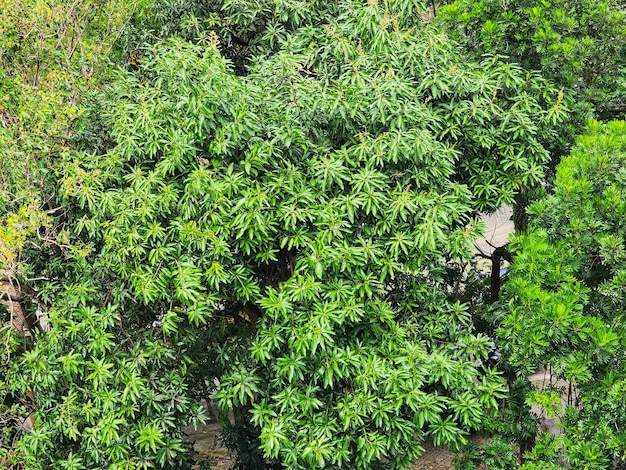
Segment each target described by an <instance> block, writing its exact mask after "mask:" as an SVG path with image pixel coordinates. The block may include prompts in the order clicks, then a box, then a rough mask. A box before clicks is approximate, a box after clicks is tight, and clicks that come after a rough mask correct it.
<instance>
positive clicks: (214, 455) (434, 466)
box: [185, 421, 454, 470]
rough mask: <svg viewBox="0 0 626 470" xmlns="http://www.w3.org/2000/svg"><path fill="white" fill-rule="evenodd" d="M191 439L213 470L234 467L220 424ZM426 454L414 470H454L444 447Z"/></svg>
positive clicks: (190, 431) (429, 448)
mask: <svg viewBox="0 0 626 470" xmlns="http://www.w3.org/2000/svg"><path fill="white" fill-rule="evenodd" d="M185 432H186V433H187V434H188V436H189V439H190V440H191V441H192V442H193V443H194V448H195V449H196V451H197V452H198V455H199V458H200V459H202V460H205V459H209V460H210V462H211V469H212V470H230V469H231V468H232V466H233V463H234V459H232V458H231V456H230V455H229V453H228V450H227V449H226V448H225V447H224V446H223V445H222V443H221V442H220V438H219V434H220V432H221V429H220V426H219V424H217V422H215V421H211V422H210V423H208V424H207V425H205V426H202V427H201V428H198V429H197V430H194V429H193V428H187V429H185ZM424 448H425V449H426V452H425V453H424V455H422V456H421V457H420V458H419V459H417V461H416V462H415V465H414V466H413V467H412V470H452V469H453V467H452V459H453V458H454V454H453V453H452V452H450V451H449V450H447V449H445V448H442V447H434V446H433V445H432V443H429V442H426V443H425V444H424Z"/></svg>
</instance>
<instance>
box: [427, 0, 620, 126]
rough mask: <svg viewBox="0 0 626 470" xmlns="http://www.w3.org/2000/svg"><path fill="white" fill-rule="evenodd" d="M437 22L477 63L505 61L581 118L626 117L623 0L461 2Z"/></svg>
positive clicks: (498, 0)
mask: <svg viewBox="0 0 626 470" xmlns="http://www.w3.org/2000/svg"><path fill="white" fill-rule="evenodd" d="M438 20H441V22H442V23H443V24H446V25H447V29H448V30H449V31H450V32H451V33H452V35H453V36H454V37H456V38H458V39H459V40H461V41H462V42H463V43H464V44H465V45H466V47H467V48H468V50H470V51H471V52H472V53H473V55H476V56H480V55H482V54H484V53H485V52H489V53H497V54H506V55H507V56H509V57H510V60H511V61H513V62H516V63H518V64H520V65H521V66H522V67H524V68H525V69H527V70H538V71H541V73H542V75H543V76H544V77H545V78H547V79H550V80H552V81H553V82H554V84H555V85H556V86H558V87H563V89H564V90H565V91H566V92H567V94H568V95H570V96H572V97H573V99H574V100H575V102H576V103H577V107H579V108H582V109H580V111H581V112H582V111H584V110H585V105H591V106H592V107H593V108H595V109H596V110H597V111H598V112H599V113H600V114H603V115H609V116H611V115H615V114H621V113H623V112H624V111H626V108H625V105H626V82H625V81H624V77H623V70H624V66H625V65H626V64H625V60H626V51H625V49H624V44H625V43H626V42H625V39H626V15H625V14H624V11H623V9H622V6H621V4H620V3H619V2H618V1H617V0H606V1H593V0H573V1H572V0H552V1H540V2H537V1H534V0H517V1H513V2H502V1H500V0H480V1H473V0H459V1H456V2H454V3H452V4H451V5H448V6H445V7H444V8H442V9H441V10H440V11H439V17H438ZM587 116H588V115H587ZM582 123H583V124H584V121H582Z"/></svg>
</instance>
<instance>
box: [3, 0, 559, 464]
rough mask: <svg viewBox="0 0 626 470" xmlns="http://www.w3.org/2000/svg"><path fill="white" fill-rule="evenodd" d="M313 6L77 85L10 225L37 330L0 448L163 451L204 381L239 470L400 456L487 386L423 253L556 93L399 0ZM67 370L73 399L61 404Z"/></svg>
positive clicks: (62, 458) (448, 441)
mask: <svg viewBox="0 0 626 470" xmlns="http://www.w3.org/2000/svg"><path fill="white" fill-rule="evenodd" d="M245 7H246V4H244V6H243V7H242V8H244V9H245ZM229 8H230V7H229ZM233 8H234V7H233ZM333 8H335V10H333V11H336V12H337V13H338V14H337V15H335V17H331V16H330V15H322V18H323V21H313V20H312V19H311V18H308V19H307V20H304V19H303V21H302V24H304V26H303V27H301V28H298V27H297V26H298V25H296V24H293V28H292V29H293V31H292V32H291V33H285V34H284V37H282V36H281V38H280V40H277V43H276V49H275V50H274V49H271V48H270V49H267V50H265V51H264V53H259V54H257V55H256V56H255V57H254V58H253V59H251V61H250V65H249V67H248V68H247V69H245V70H244V72H245V73H242V70H241V69H240V68H239V69H238V70H237V72H239V75H236V74H235V73H233V69H232V67H231V65H230V64H229V62H228V61H226V60H225V59H224V58H223V57H222V55H221V54H220V51H219V48H220V42H219V37H217V36H216V35H215V34H213V35H207V36H206V38H205V39H207V40H208V42H207V41H205V42H199V43H196V44H194V43H190V42H188V41H185V40H182V39H167V40H162V41H158V40H157V41H155V43H154V44H153V45H152V46H150V47H148V46H146V49H145V50H142V53H141V55H140V56H139V57H138V58H137V60H135V59H133V63H128V64H126V66H125V67H124V68H120V69H118V70H117V71H116V73H115V74H111V75H109V76H111V77H112V78H111V80H110V82H109V86H108V87H107V88H105V89H104V90H103V93H101V94H99V95H98V96H96V97H94V98H93V99H92V101H91V102H88V101H83V102H82V104H81V106H82V108H81V109H82V110H83V113H82V116H84V118H82V119H80V120H79V125H78V129H79V131H80V132H77V133H74V134H73V135H72V145H71V146H68V147H69V148H68V149H67V151H66V152H64V153H63V154H62V155H60V156H59V158H58V159H57V160H55V161H54V163H51V164H50V165H49V168H50V169H51V172H50V173H51V179H52V182H53V183H52V184H51V185H50V188H51V201H52V202H53V207H62V208H64V210H63V211H62V213H56V212H55V213H51V214H49V216H50V217H51V218H52V220H50V222H49V224H50V225H51V226H53V227H55V233H56V234H58V237H57V238H56V239H55V241H54V242H52V241H49V242H46V243H44V244H41V245H38V246H33V245H32V244H29V243H24V244H23V246H21V247H20V255H21V257H22V259H23V260H25V262H24V263H23V264H22V265H21V268H20V269H21V271H20V276H21V277H20V279H21V280H22V281H24V283H25V284H29V285H30V286H32V288H33V290H35V291H36V292H37V293H38V296H39V298H40V299H42V300H43V301H44V302H45V303H46V304H47V305H48V307H49V312H50V321H51V323H52V334H48V335H45V336H42V338H41V339H39V340H38V341H37V342H36V343H35V344H34V345H33V346H32V348H31V349H30V350H29V351H26V352H25V351H23V350H24V349H27V348H22V349H20V348H16V349H15V351H12V356H11V363H10V364H9V366H8V367H7V368H6V369H5V370H3V371H2V373H3V375H4V377H5V378H6V385H5V387H6V389H5V391H6V394H7V396H8V397H13V396H16V395H19V394H20V393H23V392H25V391H30V390H33V391H34V392H33V396H34V404H33V405H31V408H34V409H35V410H36V411H35V413H36V420H35V428H36V430H35V431H34V432H33V433H31V434H27V435H24V436H23V437H22V438H21V439H20V440H19V445H18V446H17V448H16V449H17V451H16V452H14V453H13V456H12V457H13V459H14V460H15V461H17V462H19V463H23V464H24V463H27V464H28V465H40V466H42V467H43V466H45V465H65V466H67V467H69V468H72V467H71V465H74V468H80V465H83V466H85V467H87V468H89V467H93V466H94V465H96V466H97V465H103V463H102V462H101V461H100V460H99V459H101V458H102V455H103V453H102V449H107V452H105V454H106V455H108V456H109V461H107V462H106V465H107V466H108V467H109V468H148V467H150V466H154V467H157V468H181V466H182V465H186V464H187V463H188V462H189V459H188V454H187V453H186V450H185V449H184V448H183V447H184V446H183V445H182V443H181V439H180V433H178V432H177V431H176V429H177V426H178V425H179V424H181V423H182V422H184V419H185V417H189V415H191V414H193V415H194V416H196V415H199V412H198V410H197V407H195V406H193V403H192V400H191V398H199V397H200V396H201V395H202V394H205V396H206V393H207V388H208V387H210V385H207V384H213V380H214V379H216V378H217V379H219V380H220V392H219V395H218V396H219V399H220V403H221V404H222V405H223V406H224V407H225V408H231V409H235V412H236V416H237V418H238V424H239V425H243V428H244V429H243V431H241V426H240V427H238V428H237V429H236V431H241V434H240V436H244V435H245V436H246V437H247V438H249V439H250V440H249V441H244V440H242V439H240V440H239V442H240V445H241V449H243V448H245V447H248V453H245V452H243V450H242V451H240V452H239V454H238V457H239V458H240V460H241V463H242V465H248V466H249V468H262V466H264V465H268V466H269V465H273V464H276V465H279V464H280V465H284V466H287V467H289V468H311V467H313V468H322V467H328V466H336V467H337V466H341V467H347V466H353V467H354V468H374V467H375V466H376V465H382V464H383V462H386V465H389V466H391V467H392V468H404V467H406V466H407V465H408V464H409V463H410V462H411V460H412V459H413V457H415V456H416V455H418V454H419V453H420V452H421V451H422V448H421V446H420V443H421V442H422V441H423V439H425V438H426V437H432V438H433V440H434V441H435V443H437V444H445V445H449V446H451V447H458V446H460V445H461V444H463V443H464V441H465V438H464V436H465V435H466V434H467V433H468V432H470V431H471V430H474V429H478V428H480V427H481V426H482V423H483V421H484V418H485V416H487V415H488V414H489V413H490V412H492V411H493V410H494V409H495V408H496V407H497V401H498V399H500V398H501V397H503V396H504V388H503V380H502V378H501V377H500V376H499V375H498V374H497V373H495V372H494V371H491V370H486V371H485V370H484V368H482V367H480V366H479V364H478V360H479V359H480V358H481V357H484V354H485V353H486V351H487V349H488V347H489V344H490V340H489V338H487V337H486V336H484V335H480V334H475V331H474V329H473V325H472V318H471V315H470V314H469V311H468V308H467V306H466V305H465V304H463V303H461V302H459V301H458V299H457V298H456V297H455V294H454V291H453V290H452V289H450V286H449V284H448V282H447V280H446V279H447V277H448V274H449V269H447V268H449V265H450V264H451V263H452V262H455V261H456V262H458V263H460V264H462V263H464V262H465V260H467V259H468V258H469V257H470V256H471V244H472V241H473V240H474V239H475V238H476V237H477V236H478V234H479V232H480V228H479V227H478V226H477V225H476V223H475V221H474V219H473V218H474V216H475V215H476V213H477V211H479V210H489V209H494V208H496V207H498V206H499V205H501V204H503V203H510V202H511V201H512V199H513V197H514V195H515V194H516V193H517V192H519V191H522V190H524V188H526V187H529V186H532V185H534V184H537V183H538V182H540V181H541V180H542V178H543V176H544V169H545V165H546V163H547V162H548V154H547V151H546V149H545V147H544V145H543V142H546V141H549V140H550V139H551V138H552V137H553V136H554V135H555V134H554V133H555V127H557V126H558V124H559V123H560V122H561V120H562V119H563V117H564V115H565V108H564V105H563V102H562V97H561V95H559V94H558V92H557V90H555V89H554V88H552V87H551V86H549V85H548V84H547V83H546V82H545V81H544V80H542V79H541V78H539V77H538V76H536V75H535V74H533V73H529V72H525V71H524V70H522V69H520V68H519V67H517V66H515V65H511V64H508V63H506V62H504V61H503V60H502V58H501V57H499V56H488V57H485V58H483V59H482V60H481V61H480V62H468V61H466V60H465V59H464V58H463V56H462V54H460V49H459V48H458V46H457V45H456V44H455V43H454V42H452V41H450V40H449V39H448V38H447V37H446V36H445V35H444V34H443V33H442V32H441V31H440V30H439V29H437V28H435V27H432V26H428V25H426V24H424V23H423V22H422V20H421V17H420V12H422V11H424V7H423V5H422V3H421V2H418V1H408V0H405V1H401V2H391V1H390V2H380V3H376V2H370V3H368V4H366V5H364V4H363V3H362V2H353V1H343V2H338V3H337V4H336V5H335V6H334V7H333ZM238 66H239V65H238ZM113 75H114V76H113ZM37 228H39V227H37ZM35 230H36V229H35ZM30 273H36V276H37V278H38V280H32V278H33V277H35V276H29V274H30ZM459 275H460V274H459ZM29 277H30V278H31V280H30V281H29V280H28V278H29ZM78 336H80V337H81V338H82V340H81V341H82V342H81V341H78V342H77V337H78ZM75 343H76V344H75ZM75 356H80V357H79V358H76V357H75ZM152 356H156V357H152ZM139 359H141V360H140V361H139V364H136V363H137V361H138V360H139ZM43 363H47V364H54V365H58V366H57V367H55V368H53V370H51V371H47V370H43V371H42V365H41V364H43ZM64 367H65V368H66V369H67V371H65V370H64ZM60 371H63V374H62V373H61V372H60ZM38 374H39V375H38ZM146 376H147V377H149V379H146V380H145V381H142V380H141V379H144V378H145V377H146ZM137 377H139V379H138V380H139V381H140V383H139V384H135V385H134V386H131V385H130V382H133V383H135V382H136V379H137ZM33 380H37V384H36V385H37V386H36V387H35V386H34V385H32V381H33ZM167 381H171V382H173V384H174V385H175V387H174V389H175V390H176V392H177V393H179V394H180V400H176V399H175V398H174V396H173V393H175V392H174V391H173V390H172V389H171V388H168V389H167V394H165V393H161V394H157V393H156V390H157V389H160V388H161V387H165V385H164V383H165V382H167ZM77 387H78V388H79V391H80V394H79V396H80V397H81V400H82V401H84V402H85V403H89V402H91V403H93V404H94V407H95V411H94V412H93V413H92V414H91V415H90V416H92V418H91V419H92V421H89V420H87V419H86V420H84V421H80V423H79V424H76V423H74V422H72V421H71V420H70V421H61V418H60V417H63V419H68V418H65V416H66V415H67V413H68V412H67V411H66V410H69V411H70V412H71V413H70V416H74V415H73V414H72V413H74V414H77V413H79V410H80V408H79V407H78V404H77V401H76V399H75V396H76V393H77V392H76V389H77ZM127 390H129V391H127ZM162 395H166V396H165V397H164V396H162ZM157 398H158V399H157ZM155 401H156V402H158V403H157V404H154V403H153V402H155ZM81 405H82V403H81ZM59 423H69V424H67V425H66V427H65V428H64V429H65V430H66V432H63V433H59V429H58V428H59ZM137 423H138V424H137ZM101 429H105V431H106V432H100V430H101ZM116 435H117V436H123V437H124V438H125V441H124V446H123V447H122V449H121V450H120V451H119V452H122V453H121V454H119V453H115V452H108V449H110V446H111V445H112V443H113V442H114V441H115V440H116ZM94 436H96V437H94ZM74 441H75V442H76V443H74ZM187 450H188V449H187ZM256 450H258V452H256ZM28 459H30V460H28ZM77 459H81V460H80V464H79V463H76V461H77ZM35 460H36V462H37V463H34V462H35ZM184 462H186V463H184ZM35 468H36V467H35Z"/></svg>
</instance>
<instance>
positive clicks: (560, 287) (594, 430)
mask: <svg viewBox="0 0 626 470" xmlns="http://www.w3.org/2000/svg"><path fill="white" fill-rule="evenodd" d="M625 163H626V123H624V122H623V121H614V122H610V123H608V124H600V123H598V122H592V123H591V124H590V126H589V129H588V131H587V133H586V134H585V135H583V136H582V137H580V138H579V139H578V142H577V146H576V148H575V149H574V150H573V151H572V154H571V155H570V156H569V157H567V158H565V159H563V161H562V162H561V163H560V165H559V167H558V171H557V178H556V183H555V189H554V193H553V194H551V195H549V196H547V197H545V198H543V199H542V200H540V201H538V202H536V203H535V204H534V205H532V206H531V207H530V209H529V213H530V215H531V231H530V232H529V233H528V234H522V235H518V236H517V237H516V238H515V240H514V241H513V243H512V245H511V246H512V249H513V251H514V252H515V257H514V263H513V265H512V268H511V271H512V275H511V279H510V281H509V282H508V283H507V286H506V291H507V293H508V299H507V300H508V304H507V305H508V306H509V308H508V309H507V311H508V313H507V315H506V316H504V317H503V318H502V327H501V328H500V329H499V331H498V335H499V337H500V340H501V344H502V347H503V349H504V351H505V352H506V355H507V357H508V362H509V364H510V365H512V366H513V367H515V368H517V369H518V370H520V371H524V372H526V373H529V372H532V371H533V370H534V369H535V368H536V367H537V366H539V365H546V366H547V365H550V366H551V370H552V374H553V376H554V378H555V379H564V380H567V381H568V382H570V383H571V384H572V389H573V390H574V392H575V395H576V399H575V401H574V402H573V404H572V405H573V406H568V407H567V408H566V409H565V411H564V412H563V413H562V414H561V415H560V416H561V425H562V427H563V432H564V435H565V441H564V442H565V445H566V446H567V456H568V458H569V460H570V462H571V463H572V465H573V466H574V468H583V467H584V468H598V469H600V468H601V469H605V468H610V467H609V464H610V462H611V459H613V458H621V456H623V454H624V452H625V451H626V439H625V436H624V434H623V432H622V431H621V430H622V429H623V427H624V425H625V424H626V414H625V413H624V410H626V406H625V405H626V403H625V402H624V394H623V390H624V384H626V376H625V375H624V367H623V358H624V343H623V340H622V339H621V338H624V336H625V333H626V332H625V331H624V328H625V324H624V318H625V316H624V315H625V314H624V309H623V305H624V300H625V297H624V296H625V294H626V291H625V290H624V282H623V281H624V279H625V276H626V270H625V269H626V264H625V263H626V251H625V245H624V242H625V239H624V231H623V220H624V215H625V211H626V172H625V170H624V169H625V168H626V166H625ZM537 397H538V399H539V397H540V395H537ZM543 398H549V397H543ZM548 401H549V400H548ZM557 403H558V399H557ZM556 410H557V411H559V412H560V409H559V407H557V409H556ZM554 458H555V459H556V454H554Z"/></svg>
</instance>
